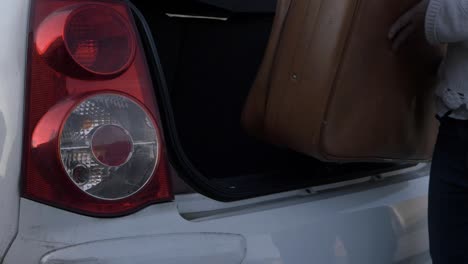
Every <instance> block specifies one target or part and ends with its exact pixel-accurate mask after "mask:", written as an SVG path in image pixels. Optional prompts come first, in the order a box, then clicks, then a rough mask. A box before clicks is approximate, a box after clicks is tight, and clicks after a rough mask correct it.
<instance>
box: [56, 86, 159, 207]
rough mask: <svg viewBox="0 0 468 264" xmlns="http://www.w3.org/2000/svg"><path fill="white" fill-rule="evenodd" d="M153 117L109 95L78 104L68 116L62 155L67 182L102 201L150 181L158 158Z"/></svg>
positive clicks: (129, 193)
mask: <svg viewBox="0 0 468 264" xmlns="http://www.w3.org/2000/svg"><path fill="white" fill-rule="evenodd" d="M158 138H159V136H158V135H157V131H156V129H155V125H154V124H153V122H152V121H151V117H150V116H149V115H148V114H147V113H146V112H145V110H143V108H142V107H141V106H140V105H138V104H137V103H136V102H134V101H133V100H130V99H129V98H127V97H124V96H120V95H113V94H105V95H98V96H94V97H91V98H88V99H86V100H85V101H83V102H81V103H80V104H79V105H78V106H77V107H76V108H75V109H74V110H73V111H72V112H71V114H70V115H69V116H68V118H67V120H66V122H65V124H64V127H63V130H62V133H61V136H60V155H61V160H62V164H63V166H64V168H65V171H66V172H67V174H68V176H69V177H70V179H71V180H72V181H73V182H74V183H75V184H76V185H77V186H78V187H79V188H80V189H81V190H83V191H85V192H86V193H87V194H89V195H91V196H94V197H97V198H100V199H122V198H125V197H128V196H130V195H132V194H134V193H136V192H137V191H138V190H140V189H141V188H142V187H143V186H144V185H145V184H146V183H147V182H148V180H149V179H150V178H151V175H153V172H154V170H155V167H156V166H157V162H158V156H159V154H158V153H159V144H158Z"/></svg>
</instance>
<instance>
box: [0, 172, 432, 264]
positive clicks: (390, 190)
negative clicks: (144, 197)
mask: <svg viewBox="0 0 468 264" xmlns="http://www.w3.org/2000/svg"><path fill="white" fill-rule="evenodd" d="M427 185H428V177H416V178H412V179H407V180H403V181H397V182H391V181H389V182H388V183H385V180H384V182H381V183H372V182H368V183H362V184H358V185H356V186H351V187H348V188H342V189H337V190H335V191H330V192H326V193H315V194H314V193H311V194H308V195H306V194H303V195H299V194H293V195H291V196H289V197H284V196H281V195H278V199H275V196H274V195H273V196H270V197H269V198H270V199H269V200H265V201H262V202H258V203H252V204H246V205H245V206H239V207H235V208H226V209H223V210H216V211H215V213H213V214H211V215H206V216H201V217H192V219H191V220H188V219H187V218H184V217H183V216H182V215H181V214H180V211H179V210H178V206H179V205H180V206H183V205H182V204H181V203H183V200H184V199H183V197H181V198H178V199H176V201H175V202H171V203H166V204H159V205H154V206H151V207H148V208H146V209H145V210H143V211H140V212H138V213H136V214H133V215H129V216H126V217H122V218H110V219H98V218H90V217H86V216H80V215H76V214H73V213H69V212H66V211H63V210H60V209H55V208H52V207H48V206H45V205H41V204H38V203H36V202H32V201H29V200H25V199H23V200H22V201H21V217H20V225H19V233H18V236H17V239H16V240H15V242H14V244H13V246H12V248H11V250H10V251H9V254H8V256H7V258H6V261H5V263H6V264H9V263H40V261H41V259H42V260H43V261H46V260H48V259H51V256H52V257H53V256H57V255H58V256H60V258H61V259H62V260H63V259H64V258H65V259H66V258H67V257H68V259H69V260H75V261H76V260H77V259H76V252H73V250H70V249H73V246H76V247H75V249H76V250H78V251H79V252H83V255H82V256H81V260H86V261H88V262H60V263H109V262H108V260H109V259H112V258H109V256H113V254H115V255H118V254H125V252H131V254H138V252H140V255H138V256H136V255H133V257H134V259H142V260H145V259H146V260H151V261H150V262H148V263H156V262H153V261H152V260H170V261H169V262H165V263H186V259H185V257H186V256H187V254H190V252H192V253H193V252H195V251H194V249H197V248H198V249H200V250H201V251H200V252H205V253H206V254H204V259H203V260H206V262H205V263H219V259H218V257H219V255H220V254H221V255H222V254H224V253H226V254H227V255H226V256H229V257H226V259H227V260H228V259H229V260H233V261H234V262H229V263H236V262H235V261H237V260H238V259H239V256H243V253H242V251H243V250H244V249H243V246H242V243H243V242H240V241H243V240H244V239H245V247H246V249H245V258H244V257H242V258H243V260H242V262H239V263H248V264H266V263H294V264H295V263H359V264H367V263H369V264H371V263H372V264H375V263H406V261H413V262H411V263H425V261H427V260H428V258H429V255H428V242H427V241H428V238H427V231H426V230H427V222H426V207H427V198H426V196H427ZM304 193H305V192H304ZM199 198H200V199H199V200H200V201H202V200H203V199H204V200H206V202H207V203H209V202H211V200H210V199H208V198H204V197H199ZM200 203H201V202H200ZM206 234H211V235H213V237H215V239H214V241H216V240H217V239H219V240H220V241H221V242H220V243H221V244H223V243H224V244H225V245H228V246H226V247H225V251H223V250H221V251H218V249H217V248H216V247H213V248H212V250H211V251H210V250H206V247H205V246H206V245H210V243H205V242H204V241H206V240H204V238H205V237H206V236H205V235H206ZM216 234H218V235H219V234H225V235H226V236H225V238H226V239H225V240H223V236H216ZM183 237H188V238H190V239H187V240H186V241H184V242H180V239H181V238H183ZM233 238H234V240H232V239H233ZM236 238H239V239H237V240H236ZM233 241H234V242H233ZM83 243H91V244H88V246H89V245H93V244H92V243H94V244H95V245H99V248H100V249H102V250H103V251H93V250H90V251H87V250H84V249H86V248H89V247H87V246H86V244H85V246H83ZM112 243H116V245H119V246H118V247H115V248H113V247H112V246H110V245H112ZM126 243H128V248H135V247H136V248H138V247H141V248H145V250H140V251H125V250H124V251H122V250H119V248H125V247H126V246H125V244H126ZM135 243H136V244H135ZM200 243H201V244H202V245H200ZM171 244H172V245H174V248H176V249H177V250H176V251H177V252H175V251H174V250H161V248H167V247H168V245H171ZM77 245H81V246H77ZM103 245H104V246H103ZM68 247H71V248H68ZM210 247H211V246H210ZM64 248H65V249H64ZM66 248H68V249H66ZM151 248H154V250H149V249H151ZM226 248H228V249H229V250H226ZM25 250H27V252H28V253H27V254H25ZM56 250H57V251H56ZM54 251H56V252H55V253H51V252H54ZM93 252H94V253H93ZM136 252H137V253H136ZM152 252H153V253H152ZM54 254H55V255H54ZM129 254H130V253H129ZM44 256H45V257H44ZM236 258H237V259H236ZM55 259H57V257H56V258H55ZM196 259H197V258H196V257H195V256H194V261H195V260H196ZM78 260H80V259H78ZM210 260H215V261H210ZM106 261H107V262H106ZM43 263H55V262H47V261H46V262H43ZM119 263H120V262H119ZM122 263H134V262H128V261H127V262H122ZM139 263H140V262H139ZM141 263H147V262H141ZM193 263H198V262H193Z"/></svg>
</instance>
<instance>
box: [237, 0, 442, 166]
mask: <svg viewBox="0 0 468 264" xmlns="http://www.w3.org/2000/svg"><path fill="white" fill-rule="evenodd" d="M417 1H418V0H378V1H377V0H278V7H277V13H276V17H275V21H274V25H273V29H272V33H271V36H270V40H269V44H268V47H267V50H266V52H265V56H264V60H263V63H262V65H261V67H260V69H259V72H258V76H257V79H256V81H255V83H254V85H253V87H252V90H251V92H250V95H249V97H248V99H247V102H246V105H245V109H244V113H243V117H242V122H243V125H244V127H245V128H246V129H247V131H249V132H250V133H251V134H253V135H256V136H257V137H261V138H264V139H266V140H267V141H269V142H271V143H274V144H277V145H281V146H287V147H289V148H291V149H294V150H296V151H299V152H302V153H306V154H308V155H311V156H313V157H315V158H318V159H320V160H324V161H340V162H343V161H369V162H373V161H376V162H382V161H392V162H393V161H419V160H429V159H430V158H431V155H432V150H433V145H434V141H435V135H436V130H437V129H436V121H435V118H434V110H433V96H432V94H433V87H434V81H435V72H436V69H437V66H438V64H439V62H440V59H441V54H442V52H441V49H440V48H437V47H431V46H429V44H427V42H426V41H425V37H424V32H422V31H421V32H419V33H418V34H417V35H415V36H413V37H412V38H411V39H410V40H409V41H408V42H407V43H406V44H405V45H404V47H402V48H401V50H399V51H398V52H393V51H392V50H391V43H390V41H389V40H388V39H387V33H388V30H389V28H390V27H391V25H392V24H393V22H395V20H396V19H397V18H398V17H399V16H400V15H401V14H402V13H403V12H404V11H405V10H407V9H409V8H410V7H411V6H412V5H414V4H415V3H416V2H417Z"/></svg>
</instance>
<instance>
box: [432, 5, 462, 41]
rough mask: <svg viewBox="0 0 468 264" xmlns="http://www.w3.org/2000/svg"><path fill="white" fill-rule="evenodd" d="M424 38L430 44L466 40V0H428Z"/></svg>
mask: <svg viewBox="0 0 468 264" xmlns="http://www.w3.org/2000/svg"><path fill="white" fill-rule="evenodd" d="M425 27H426V37H427V39H428V41H429V42H430V43H432V44H439V43H454V42H463V41H467V40H468V0H430V2H429V7H428V10H427V14H426V25H425Z"/></svg>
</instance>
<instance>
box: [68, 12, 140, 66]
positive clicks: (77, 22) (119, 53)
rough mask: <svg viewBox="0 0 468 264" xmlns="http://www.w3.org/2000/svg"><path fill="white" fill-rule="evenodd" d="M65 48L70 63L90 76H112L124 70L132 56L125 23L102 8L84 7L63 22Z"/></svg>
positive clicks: (128, 29)
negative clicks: (86, 71)
mask: <svg viewBox="0 0 468 264" xmlns="http://www.w3.org/2000/svg"><path fill="white" fill-rule="evenodd" d="M64 40H65V46H66V48H67V50H68V52H69V53H70V55H71V56H72V58H73V60H74V61H75V62H76V63H77V64H79V65H80V66H81V67H83V69H85V70H88V71H89V72H91V73H95V74H101V75H112V74H116V73H119V72H121V71H123V70H125V69H126V68H127V67H128V65H129V64H130V63H131V61H132V58H133V55H134V53H135V41H134V37H133V34H132V31H131V29H130V26H129V23H128V22H126V21H125V19H124V18H123V17H121V16H120V15H119V13H117V12H115V11H114V10H113V9H112V8H107V7H106V6H104V5H84V6H82V7H80V8H77V9H75V11H73V12H72V13H71V14H70V16H69V19H68V20H67V21H66V25H65V32H64Z"/></svg>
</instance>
